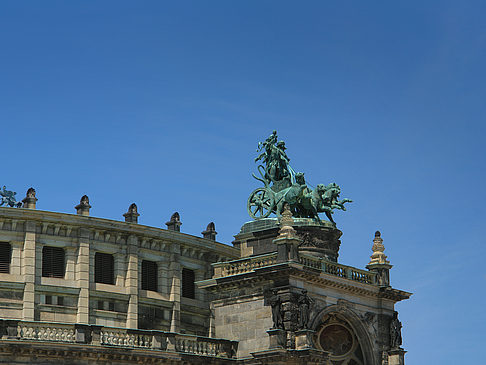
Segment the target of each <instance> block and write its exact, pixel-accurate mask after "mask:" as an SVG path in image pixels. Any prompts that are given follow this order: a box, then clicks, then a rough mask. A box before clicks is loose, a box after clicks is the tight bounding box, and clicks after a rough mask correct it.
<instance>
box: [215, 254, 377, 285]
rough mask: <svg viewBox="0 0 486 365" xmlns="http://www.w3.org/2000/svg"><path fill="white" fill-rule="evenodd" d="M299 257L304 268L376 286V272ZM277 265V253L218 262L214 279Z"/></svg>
mask: <svg viewBox="0 0 486 365" xmlns="http://www.w3.org/2000/svg"><path fill="white" fill-rule="evenodd" d="M299 256H300V257H299V262H300V263H301V264H302V265H303V266H304V267H310V268H313V269H316V270H320V271H322V272H324V273H326V274H329V275H332V276H338V277H341V278H344V279H349V280H352V281H357V282H360V283H364V284H372V285H375V284H376V273H374V272H370V271H366V270H360V269H356V268H354V267H351V266H346V265H340V264H337V263H335V262H332V261H328V260H326V259H323V258H319V257H315V256H311V255H304V254H300V255H299ZM276 263H277V253H276V252H273V253H270V254H265V255H260V256H254V257H247V258H244V259H239V260H233V261H228V262H217V263H215V264H213V267H214V277H215V278H220V277H226V276H231V275H238V274H244V273H247V272H252V271H254V270H255V269H258V268H260V267H264V266H270V265H275V264H276Z"/></svg>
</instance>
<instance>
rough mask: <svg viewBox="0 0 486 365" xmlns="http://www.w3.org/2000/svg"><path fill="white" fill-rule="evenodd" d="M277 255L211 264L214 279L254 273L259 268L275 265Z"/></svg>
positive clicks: (271, 254) (270, 254)
mask: <svg viewBox="0 0 486 365" xmlns="http://www.w3.org/2000/svg"><path fill="white" fill-rule="evenodd" d="M276 263H277V253H273V252H272V253H269V254H265V255H260V256H254V257H248V258H244V259H239V260H233V261H228V262H217V263H215V264H212V265H213V267H214V274H215V277H225V276H231V275H237V274H243V273H246V272H251V271H254V270H255V269H258V268H260V267H264V266H270V265H275V264H276Z"/></svg>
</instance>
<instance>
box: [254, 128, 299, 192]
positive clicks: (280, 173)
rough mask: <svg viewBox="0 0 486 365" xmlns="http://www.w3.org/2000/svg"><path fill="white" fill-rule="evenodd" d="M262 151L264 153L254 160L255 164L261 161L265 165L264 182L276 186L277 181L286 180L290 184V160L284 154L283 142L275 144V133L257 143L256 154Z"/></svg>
mask: <svg viewBox="0 0 486 365" xmlns="http://www.w3.org/2000/svg"><path fill="white" fill-rule="evenodd" d="M262 149H264V151H263V152H262V153H260V155H258V157H257V158H255V162H257V161H259V160H262V162H263V163H264V164H265V180H267V183H268V184H270V183H274V184H276V183H278V182H279V181H282V180H287V181H288V184H290V183H291V180H292V179H291V176H292V173H291V169H292V168H291V167H290V166H289V161H290V159H289V157H288V156H287V154H286V153H285V150H286V147H285V142H284V141H278V142H277V131H273V132H272V134H271V135H270V136H269V137H268V138H267V139H266V140H265V141H264V142H260V143H258V149H257V152H260V151H261V150H262Z"/></svg>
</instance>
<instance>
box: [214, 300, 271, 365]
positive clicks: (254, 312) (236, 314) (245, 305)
mask: <svg viewBox="0 0 486 365" xmlns="http://www.w3.org/2000/svg"><path fill="white" fill-rule="evenodd" d="M214 317H215V320H214V321H215V322H214V325H215V335H216V336H215V337H217V338H225V339H228V340H235V341H239V344H238V354H237V357H238V358H246V357H251V353H252V352H255V351H263V350H266V349H268V346H269V337H268V334H267V331H268V330H269V329H270V328H271V327H272V324H273V322H272V310H271V308H270V306H264V299H263V296H256V297H251V298H240V299H236V300H228V299H227V300H222V301H218V302H215V303H214Z"/></svg>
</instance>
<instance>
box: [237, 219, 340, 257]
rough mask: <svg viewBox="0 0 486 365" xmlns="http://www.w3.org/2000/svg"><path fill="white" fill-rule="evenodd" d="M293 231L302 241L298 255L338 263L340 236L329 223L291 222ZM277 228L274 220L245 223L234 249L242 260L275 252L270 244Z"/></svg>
mask: <svg viewBox="0 0 486 365" xmlns="http://www.w3.org/2000/svg"><path fill="white" fill-rule="evenodd" d="M293 228H294V229H295V230H296V232H297V236H298V237H299V238H300V239H301V240H302V244H301V245H300V246H299V252H300V253H306V254H310V255H313V256H316V257H322V258H325V259H327V260H330V261H334V262H337V258H338V256H339V246H340V245H341V241H340V240H339V238H340V237H341V235H342V232H341V231H340V230H339V229H337V228H336V226H335V225H334V224H333V223H331V222H328V221H321V222H317V221H316V220H314V219H311V218H294V225H293ZM279 229H280V226H279V224H278V219H277V218H264V219H258V220H254V221H251V222H247V223H245V224H244V225H243V226H242V227H241V230H240V233H238V234H237V235H236V236H235V240H234V241H233V246H234V247H236V248H238V249H240V252H241V257H248V256H257V255H263V254H266V253H270V252H275V251H277V247H276V245H275V244H274V243H273V240H274V239H275V238H277V236H278V231H279Z"/></svg>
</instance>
